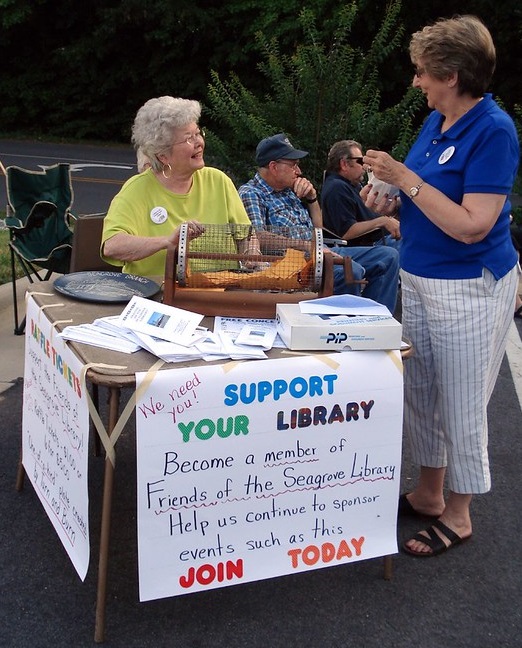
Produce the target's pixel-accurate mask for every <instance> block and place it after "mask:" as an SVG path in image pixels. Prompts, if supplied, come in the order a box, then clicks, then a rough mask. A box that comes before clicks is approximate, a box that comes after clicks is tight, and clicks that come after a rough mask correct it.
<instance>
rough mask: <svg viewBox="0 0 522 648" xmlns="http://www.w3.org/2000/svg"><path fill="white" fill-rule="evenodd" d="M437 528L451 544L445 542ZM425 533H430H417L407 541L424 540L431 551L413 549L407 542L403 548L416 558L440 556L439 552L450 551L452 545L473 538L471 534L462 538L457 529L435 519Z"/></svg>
mask: <svg viewBox="0 0 522 648" xmlns="http://www.w3.org/2000/svg"><path fill="white" fill-rule="evenodd" d="M435 529H438V530H439V531H441V533H443V535H444V536H445V537H446V539H447V540H449V544H446V543H445V542H444V540H443V539H442V538H441V537H440V535H439V534H438V533H437V532H436V531H435ZM424 533H427V534H428V535H427V536H425V535H423V533H416V534H415V535H414V536H413V538H410V539H409V540H408V541H407V542H409V541H410V540H418V541H419V542H422V543H423V544H425V545H426V546H427V547H429V548H430V549H431V551H413V550H412V549H410V548H409V547H408V545H407V544H406V542H404V543H403V545H402V550H403V551H405V552H406V553H407V554H409V555H410V556H415V557H416V558H432V557H433V556H438V555H439V554H441V553H444V552H445V551H448V549H451V548H452V547H455V546H456V545H458V544H461V543H462V542H464V541H465V540H469V538H471V535H469V536H467V537H466V538H461V537H460V536H459V535H457V534H456V533H455V531H452V530H451V529H450V528H449V527H447V526H446V525H445V524H444V523H443V522H441V521H440V520H435V522H434V523H433V524H432V525H431V527H430V528H429V529H426V530H425V531H424Z"/></svg>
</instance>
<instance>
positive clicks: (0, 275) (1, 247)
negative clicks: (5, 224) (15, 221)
mask: <svg viewBox="0 0 522 648" xmlns="http://www.w3.org/2000/svg"><path fill="white" fill-rule="evenodd" d="M8 243H9V230H7V229H0V285H1V284H5V283H8V282H9V281H11V253H10V251H9V246H8ZM15 269H16V276H17V277H23V276H24V273H23V270H22V269H21V268H20V267H19V265H18V264H15Z"/></svg>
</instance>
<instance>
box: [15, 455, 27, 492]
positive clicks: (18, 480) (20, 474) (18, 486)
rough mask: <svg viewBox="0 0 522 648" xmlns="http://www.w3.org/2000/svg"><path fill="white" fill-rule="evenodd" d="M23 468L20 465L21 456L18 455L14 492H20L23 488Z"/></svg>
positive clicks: (21, 464)
mask: <svg viewBox="0 0 522 648" xmlns="http://www.w3.org/2000/svg"><path fill="white" fill-rule="evenodd" d="M24 478H25V468H24V465H23V463H22V455H21V454H20V461H19V462H18V470H17V471H16V490H17V491H22V490H23V488H24Z"/></svg>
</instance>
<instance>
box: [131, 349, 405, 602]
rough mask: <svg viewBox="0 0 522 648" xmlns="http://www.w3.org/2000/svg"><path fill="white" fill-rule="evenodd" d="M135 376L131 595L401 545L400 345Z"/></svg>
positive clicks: (340, 561) (307, 566)
mask: <svg viewBox="0 0 522 648" xmlns="http://www.w3.org/2000/svg"><path fill="white" fill-rule="evenodd" d="M136 380H137V386H138V390H137V393H138V394H139V397H138V399H137V403H136V431H137V493H138V563H139V565H138V566H139V589H140V600H142V601H145V600H151V599H158V598H163V597H168V596H176V595H181V594H187V593H191V592H196V591H200V590H205V589H213V588H217V587H225V586H229V585H235V584H239V583H246V582H250V581H256V580H262V579H265V578H272V577H275V576H280V575H283V574H292V573H297V572H301V571H307V570H311V569H318V568H323V567H329V566H338V565H347V564H350V563H352V562H355V561H358V560H364V559H367V558H373V557H376V556H382V555H387V554H391V553H394V552H396V551H397V542H396V516H397V501H398V494H399V481H400V474H399V473H400V462H401V437H402V362H401V356H400V352H399V351H389V352H385V351H362V352H358V351H356V352H352V353H343V354H338V353H333V354H322V355H306V356H298V357H291V358H285V359H277V360H265V361H264V362H261V363H259V362H256V363H255V364H253V363H252V362H245V363H225V364H221V365H205V366H200V367H191V368H175V369H171V370H165V371H160V372H156V373H155V374H154V375H153V376H152V377H151V376H150V375H147V374H137V375H136Z"/></svg>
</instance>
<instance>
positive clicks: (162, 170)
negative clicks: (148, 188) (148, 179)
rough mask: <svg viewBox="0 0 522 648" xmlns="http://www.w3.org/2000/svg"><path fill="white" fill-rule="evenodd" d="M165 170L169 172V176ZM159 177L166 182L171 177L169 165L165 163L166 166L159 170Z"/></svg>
mask: <svg viewBox="0 0 522 648" xmlns="http://www.w3.org/2000/svg"><path fill="white" fill-rule="evenodd" d="M165 169H168V170H169V175H167V174H166V173H165ZM161 175H162V176H163V177H164V178H165V180H168V179H169V178H170V176H171V175H172V167H171V166H170V164H169V163H168V162H167V164H164V165H163V169H161Z"/></svg>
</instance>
